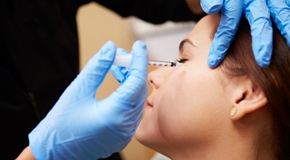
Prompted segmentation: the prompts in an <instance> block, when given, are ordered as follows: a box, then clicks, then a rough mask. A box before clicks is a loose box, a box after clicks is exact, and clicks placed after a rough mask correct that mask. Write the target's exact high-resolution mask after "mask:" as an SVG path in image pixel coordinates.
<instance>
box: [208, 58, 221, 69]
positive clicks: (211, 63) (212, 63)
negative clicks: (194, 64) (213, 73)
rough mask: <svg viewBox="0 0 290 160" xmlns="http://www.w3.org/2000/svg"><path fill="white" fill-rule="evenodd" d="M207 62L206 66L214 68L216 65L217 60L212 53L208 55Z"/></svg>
mask: <svg viewBox="0 0 290 160" xmlns="http://www.w3.org/2000/svg"><path fill="white" fill-rule="evenodd" d="M207 63H208V66H209V67H210V68H212V69H214V68H216V66H217V65H218V61H217V60H216V58H215V57H214V56H212V55H209V56H208V59H207Z"/></svg>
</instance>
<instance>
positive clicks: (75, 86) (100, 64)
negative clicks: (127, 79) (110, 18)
mask: <svg viewBox="0 0 290 160" xmlns="http://www.w3.org/2000/svg"><path fill="white" fill-rule="evenodd" d="M115 55H116V46H115V44H114V43H113V42H111V41H108V42H107V43H106V44H105V45H103V47H102V48H101V49H100V51H99V52H98V53H97V54H95V55H94V56H93V57H92V58H91V59H90V60H89V62H88V63H87V64H86V66H85V67H84V69H83V70H82V71H81V73H80V74H79V75H78V76H77V78H76V79H75V80H74V81H73V82H72V83H71V85H70V86H69V87H68V88H67V90H66V91H65V93H68V94H69V95H71V96H75V98H81V97H83V96H87V95H88V94H91V96H94V94H95V92H96V89H97V88H98V87H99V85H100V84H101V83H102V81H103V80H104V78H105V76H106V74H107V72H108V71H109V69H110V67H111V65H112V63H113V61H114V58H115ZM76 92H77V93H76ZM73 93H75V94H73Z"/></svg>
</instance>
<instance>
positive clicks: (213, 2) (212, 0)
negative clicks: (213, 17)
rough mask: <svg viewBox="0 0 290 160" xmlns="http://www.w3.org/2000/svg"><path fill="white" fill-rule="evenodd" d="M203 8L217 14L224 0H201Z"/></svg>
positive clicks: (207, 11)
mask: <svg viewBox="0 0 290 160" xmlns="http://www.w3.org/2000/svg"><path fill="white" fill-rule="evenodd" d="M200 5H201V8H202V9H203V11H204V12H205V13H207V14H217V13H218V12H219V11H220V10H221V9H222V6H223V0H201V1H200Z"/></svg>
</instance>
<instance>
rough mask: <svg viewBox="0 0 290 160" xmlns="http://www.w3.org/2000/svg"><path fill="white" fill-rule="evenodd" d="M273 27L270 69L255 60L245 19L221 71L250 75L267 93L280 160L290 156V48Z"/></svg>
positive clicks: (230, 73) (228, 73)
mask: <svg viewBox="0 0 290 160" xmlns="http://www.w3.org/2000/svg"><path fill="white" fill-rule="evenodd" d="M272 24H273V32H274V35H273V41H274V43H273V53H272V58H271V63H270V65H269V66H268V67H267V68H261V67H259V66H258V64H257V63H256V61H255V58H254V54H253V50H252V40H251V34H250V27H249V24H248V22H247V20H246V19H245V18H242V20H241V22H240V25H239V28H238V31H237V34H236V36H235V39H234V40H233V42H232V44H231V46H230V48H229V50H228V53H227V56H226V57H225V59H224V61H223V62H222V63H221V69H222V71H223V72H224V73H226V74H227V75H228V76H230V77H239V76H245V75H247V76H249V77H250V78H251V80H252V81H253V82H255V83H256V84H257V85H258V86H260V87H261V89H262V90H263V91H264V94H265V96H266V97H267V100H268V103H267V107H268V108H269V110H270V113H271V116H272V129H273V137H272V142H273V152H274V154H275V155H276V158H277V159H283V160H284V159H289V157H290V49H289V48H288V46H287V44H286V41H285V39H284V38H283V37H282V36H281V34H280V32H279V30H278V29H277V28H276V27H275V23H272Z"/></svg>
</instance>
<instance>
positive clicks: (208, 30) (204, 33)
mask: <svg viewBox="0 0 290 160" xmlns="http://www.w3.org/2000/svg"><path fill="white" fill-rule="evenodd" d="M219 21H220V15H219V14H216V15H207V16H205V17H203V18H202V19H201V20H199V21H198V22H197V24H196V25H195V26H194V28H193V30H192V31H191V32H190V33H189V35H188V36H187V37H186V38H188V39H191V40H193V41H195V42H198V41H199V40H201V39H210V40H212V39H213V37H214V34H215V33H216V31H217V27H218V25H219Z"/></svg>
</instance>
